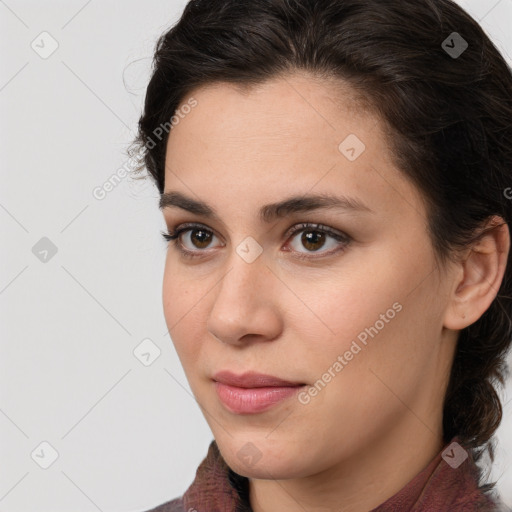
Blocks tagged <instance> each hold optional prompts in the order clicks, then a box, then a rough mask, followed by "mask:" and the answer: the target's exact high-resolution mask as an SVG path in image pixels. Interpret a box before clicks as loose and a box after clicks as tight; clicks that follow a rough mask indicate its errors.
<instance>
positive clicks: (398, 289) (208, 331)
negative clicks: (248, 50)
mask: <svg viewBox="0 0 512 512" xmlns="http://www.w3.org/2000/svg"><path fill="white" fill-rule="evenodd" d="M190 96H193V97H194V98H196V100H197V102H198V104H197V106H196V107H195V108H193V109H192V111H191V112H190V113H189V114H187V115H186V117H185V118H184V119H182V120H181V121H180V123H179V124H177V125H176V126H174V127H173V129H172V131H171V133H170V136H169V140H168V145H167V154H166V169H165V191H166V192H170V191H177V192H181V193H183V194H186V195H187V196H189V197H191V198H193V199H195V200H200V201H203V202H206V203H208V204H209V205H210V206H211V207H212V208H214V209H215V210H216V212H217V214H218V216H219V219H220V220H213V219H210V218H208V217H205V216H204V215H198V214H192V213H189V212H187V211H185V210H183V209H181V208H177V207H168V208H164V209H163V213H164V218H165V222H166V225H167V227H168V228H169V229H170V230H171V231H172V230H174V229H175V228H177V227H179V226H180V224H183V223H185V222H197V223H200V224H201V225H202V226H204V229H207V230H210V232H211V233H213V235H214V236H212V238H211V239H210V241H209V242H208V241H207V242H206V243H204V242H203V243H202V242H201V241H202V239H201V237H200V236H199V237H198V236H197V235H198V231H195V232H194V231H188V232H186V233H184V234H183V235H182V236H181V242H182V244H183V245H184V246H185V248H187V249H189V250H191V251H196V252H201V251H202V252H201V255H200V257H198V258H195V259H193V260H189V259H186V258H184V257H183V256H182V255H180V253H179V252H178V251H177V249H176V248H175V247H174V246H173V245H170V246H169V248H168V252H167V256H166V264H165V273H164V280H163V306H164V314H165V319H166V322H167V327H168V328H169V331H170V334H171V337H172V341H173V343H174V345H175V348H176V351H177V353H178V356H179V358H180V361H181V363H182V365H183V368H184V371H185V373H186V376H187V379H188V381H189V384H190V387H191V389H192V391H193V393H194V396H195V398H196V400H197V401H198V403H199V404H200V406H201V409H202V411H203V414H204V415H205V418H206V420H207V422H208V424H209V426H210V428H211V430H212V432H213V435H214V437H215V439H216V441H217V444H218V446H219V449H220V451H221V454H222V456H223V457H224V459H225V460H226V462H227V463H228V465H229V466H230V467H231V468H232V469H233V470H234V471H236V472H237V473H239V474H241V475H244V476H247V477H249V479H250V500H251V505H252V508H253V510H254V511H255V512H270V511H275V510H287V511H290V512H294V511H301V512H303V511H304V510H307V511H334V510H336V511H339V510H344V511H345V512H363V511H364V512H366V511H368V510H371V509H372V508H375V507H377V506H378V505H379V504H381V503H383V502H384V501H385V500H387V499H388V498H389V497H391V496H393V495H394V494H395V493H397V492H398V491H399V490H400V489H401V488H402V487H404V486H405V485H406V484H407V482H409V481H410V480H411V479H412V478H413V477H414V476H415V475H417V474H418V473H419V472H420V471H421V470H422V469H423V468H425V467H426V466H427V465H428V463H429V462H430V461H431V460H432V459H433V458H434V457H435V456H436V455H437V454H438V453H439V451H440V450H441V449H442V448H443V446H444V444H443V440H442V400H443V397H444V394H445V391H446V386H447V384H448V377H449V372H450V368H451V364H452V360H453V355H454V350H455V342H456V340H457V336H458V330H459V329H462V328H464V327H466V326H467V325H470V324H471V323H473V322H474V321H476V320H477V319H478V318H479V317H480V316H481V315H482V314H483V313H484V312H485V310H486V309H487V308H488V307H489V305H490V304H491V302H492V300H493V299H494V297H495V296H496V293H497V290H498V288H499V285H500V283H501V280H502V278H503V273H504V269H505V264H506V254H507V253H508V250H509V245H510V239H509V231H508V228H507V227H506V225H505V226H502V227H496V228H495V229H494V230H492V231H491V232H490V234H489V235H488V236H486V237H485V238H484V239H483V240H482V241H481V242H480V243H479V244H478V245H476V246H475V247H474V248H473V249H471V250H468V251H467V252H466V253H464V254H463V255H461V258H460V259H459V261H457V262H451V263H450V264H447V266H446V268H440V267H439V266H438V265H437V263H436V260H435V257H434V252H433V248H432V244H431V241H430V239H429V236H428V234H427V231H426V212H425V208H424V203H423V200H422V196H421V193H420V192H419V191H418V190H417V189H416V188H415V186H414V185H413V184H411V183H410V182H409V181H408V180H407V179H406V178H405V177H404V175H403V174H402V173H401V172H400V171H399V170H398V169H397V167H396V166H395V165H394V163H393V160H392V154H391V150H390V148H389V145H388V143H387V141H386V138H385V133H386V127H385V125H384V124H383V123H382V121H381V120H380V119H378V118H377V117H376V116H375V115H373V114H372V113H371V112H370V111H368V110H364V109H362V108H360V105H358V103H357V101H356V100H355V97H354V94H353V91H351V90H350V88H349V87H348V86H347V85H346V84H344V83H343V82H339V81H338V82H336V84H334V83H332V82H327V81H325V80H324V81H320V79H316V78H314V77H313V76H311V75H308V74H305V73H302V72H300V73H299V72H296V73H293V74H290V75H286V76H282V77H280V78H275V79H272V80H270V81H267V82H265V83H264V84H263V85H261V86H258V87H257V88H252V89H248V90H245V91H242V90H240V89H237V88H236V87H235V86H234V85H230V84H227V83H215V84H211V85H208V86H206V87H201V88H198V89H196V90H194V91H193V93H191V94H190ZM190 96H188V97H187V98H185V99H184V102H183V103H185V102H186V100H188V98H189V97H190ZM349 134H356V135H357V137H358V138H359V139H360V140H361V141H363V142H364V144H365V145H366V149H365V151H364V152H363V153H362V154H361V155H360V156H359V157H358V158H357V159H356V160H354V161H350V160H348V159H347V158H346V157H345V156H344V155H343V154H342V153H341V152H340V150H339V149H338V146H339V144H340V143H341V142H342V141H343V140H344V139H345V138H346V137H347V136H348V135H349ZM309 193H334V194H336V195H341V194H344V195H346V196H350V197H354V198H357V199H358V200H360V201H361V202H364V203H365V204H366V205H368V206H369V207H370V208H371V209H372V210H373V211H374V213H373V214H372V213H367V212H359V211H345V210H338V209H334V208H331V209H324V210H317V211H311V212H304V213H296V214H290V215H287V216H286V217H284V218H280V219H276V220H274V221H273V222H272V223H270V224H267V223H264V222H262V221H260V219H259V217H258V214H257V213H258V210H259V209H260V207H261V206H263V205H265V204H268V203H273V202H277V201H280V200H283V199H284V198H288V197H289V196H295V195H303V194H309ZM493 220H494V221H498V220H499V219H493ZM302 222H311V223H319V224H323V225H324V226H327V227H329V228H332V229H333V230H335V231H339V232H341V233H345V234H347V235H349V236H350V237H351V238H352V240H351V241H350V242H349V243H348V244H346V245H343V244H342V243H340V242H337V241H336V240H335V239H333V238H331V237H330V236H327V238H326V239H325V245H322V243H321V242H316V245H313V246H312V247H311V246H309V245H308V244H307V242H305V240H304V238H303V239H302V241H301V237H302V235H305V234H307V233H311V231H313V232H315V229H314V228H308V229H306V230H305V231H299V232H298V233H297V234H295V235H293V237H290V236H288V237H287V236H285V235H286V232H287V230H288V229H289V228H291V227H293V226H296V225H297V224H299V223H302ZM247 237H252V238H253V239H254V240H255V241H257V243H258V244H259V246H260V247H261V249H262V253H261V254H260V255H259V256H258V257H257V258H256V259H255V260H254V261H253V262H251V263H248V262H247V261H246V260H245V259H244V258H242V257H241V256H240V255H239V254H238V253H237V247H238V246H239V245H240V244H241V242H242V241H244V240H245V239H246V238H247ZM286 248H288V250H286ZM336 248H340V249H341V250H340V251H339V252H337V253H335V254H331V255H327V256H325V254H327V253H328V252H332V251H333V250H335V249H336ZM252 250H254V249H251V251H252ZM297 254H298V255H306V256H310V257H311V258H310V259H309V260H304V259H299V258H298V257H297ZM322 254H324V256H323V257H318V256H319V255H322ZM315 255H316V259H315V258H314V256H315ZM394 303H399V304H400V305H401V310H400V311H399V312H396V314H395V315H394V318H393V319H391V320H389V321H388V322H385V325H384V327H383V328H382V329H380V330H379V332H378V334H377V335H375V336H374V337H373V338H371V337H369V338H368V342H367V345H366V346H364V345H362V344H361V343H359V345H361V347H362V349H361V350H360V351H359V352H358V353H357V354H356V355H354V356H353V358H352V359H351V360H350V361H345V362H346V363H347V364H346V365H344V367H343V369H342V370H341V371H339V372H337V373H336V372H335V373H336V376H335V377H333V378H332V379H331V381H330V382H329V383H327V385H326V386H325V387H324V388H323V389H322V390H321V391H320V392H318V394H317V395H316V396H314V397H312V398H311V400H310V402H309V403H307V404H303V403H300V401H299V400H298V399H297V397H292V398H289V399H286V400H285V401H283V402H281V403H279V404H278V405H276V406H274V407H272V408H271V409H269V410H267V411H265V412H262V413H258V414H249V415H247V414H245V415H244V414H235V413H232V412H230V411H228V410H227V409H226V408H225V407H224V406H223V404H222V403H221V402H220V400H219V399H218V396H217V394H216V391H215V387H214V384H213V381H212V376H213V375H214V373H215V372H217V371H219V370H224V369H229V370H232V371H233V372H235V373H243V372H245V371H249V370H253V371H257V372H261V373H265V374H270V375H274V376H277V377H280V378H283V379H286V380H290V381H298V382H303V383H306V384H307V385H309V386H314V384H315V382H317V381H318V379H320V378H322V375H323V374H325V372H326V371H327V370H328V369H329V368H330V367H332V366H333V364H334V363H335V361H336V360H337V358H338V356H340V355H343V354H344V353H345V352H346V351H347V350H349V348H350V346H351V343H352V341H353V340H357V336H358V334H360V333H361V332H362V331H364V330H365V328H369V327H370V326H374V325H375V324H376V321H377V320H379V318H381V316H380V315H381V314H385V313H386V311H387V310H389V309H390V308H391V309H392V305H393V304H394ZM248 442H251V443H252V444H253V445H254V446H255V447H256V449H257V451H258V453H259V455H260V458H259V460H258V461H257V462H256V463H253V464H250V463H249V462H247V461H246V460H244V459H243V458H241V457H238V456H237V454H238V452H239V450H241V449H247V448H244V446H245V445H246V443H248Z"/></svg>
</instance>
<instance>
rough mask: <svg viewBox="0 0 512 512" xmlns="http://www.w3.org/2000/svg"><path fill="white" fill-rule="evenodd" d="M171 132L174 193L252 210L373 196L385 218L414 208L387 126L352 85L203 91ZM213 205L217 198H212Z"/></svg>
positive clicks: (313, 82)
mask: <svg viewBox="0 0 512 512" xmlns="http://www.w3.org/2000/svg"><path fill="white" fill-rule="evenodd" d="M191 97H193V98H194V99H195V100H196V101H197V105H196V106H195V107H194V108H193V109H191V110H190V111H189V113H187V114H186V115H184V116H183V118H182V119H181V121H180V123H179V124H177V125H175V126H174V127H173V128H172V130H171V133H170V135H169V139H168V143H167V149H166V170H165V172H166V176H165V184H166V187H165V188H166V190H169V189H172V190H179V191H182V192H185V193H187V195H190V192H191V191H193V193H194V194H196V195H198V196H202V197H208V196H211V195H212V194H214V199H217V200H218V201H222V200H224V201H225V202H229V203H230V204H235V205H237V206H238V207H239V206H240V204H241V202H243V206H244V208H249V207H250V206H251V205H252V208H253V210H254V211H255V209H256V206H259V205H260V204H261V202H262V201H261V200H262V198H263V196H264V198H265V201H264V202H267V203H268V202H273V201H278V200H279V199H282V197H283V196H289V195H291V192H294V193H298V194H300V193H303V194H306V193H307V192H310V191H314V192H320V193H322V192H329V193H333V192H336V191H337V192H339V193H340V194H344V195H348V196H359V197H366V200H367V201H371V202H372V203H373V204H374V205H375V206H376V207H377V209H378V208H380V209H381V211H382V212H384V211H385V210H386V209H395V210H396V209H401V210H402V212H404V211H406V210H407V209H411V208H413V209H414V208H416V209H417V210H418V211H419V212H420V213H421V206H420V205H419V204H417V203H419V202H420V201H421V196H420V195H419V192H418V191H417V190H416V189H415V187H413V186H412V184H411V183H410V182H409V181H408V180H406V179H405V177H404V176H403V174H402V173H401V172H400V171H399V170H398V169H397V168H396V167H395V165H394V164H393V162H392V154H391V150H390V148H389V146H388V140H387V137H386V131H385V130H386V128H385V124H384V123H383V122H382V121H381V120H380V119H379V118H378V117H377V116H376V115H374V114H373V113H372V112H371V111H370V110H369V109H368V108H364V107H363V105H364V103H363V102H361V101H360V100H359V99H358V98H357V96H356V94H355V92H354V91H353V90H351V89H350V87H348V86H347V85H346V84H345V83H343V82H341V81H338V82H333V81H322V80H319V79H317V78H314V77H313V78H312V77H309V76H307V75H304V74H297V75H289V76H283V77H279V78H276V79H273V80H269V81H267V82H265V83H262V84H260V85H258V86H255V87H244V88H240V87H237V86H236V85H233V84H228V83H224V82H219V83H214V84H210V85H208V86H205V87H200V88H197V89H195V90H194V91H193V92H192V93H191V94H189V95H188V96H187V97H186V98H184V100H183V101H182V105H183V104H184V103H186V102H187V101H188V100H189V99H190V98H191ZM210 202H211V201H210Z"/></svg>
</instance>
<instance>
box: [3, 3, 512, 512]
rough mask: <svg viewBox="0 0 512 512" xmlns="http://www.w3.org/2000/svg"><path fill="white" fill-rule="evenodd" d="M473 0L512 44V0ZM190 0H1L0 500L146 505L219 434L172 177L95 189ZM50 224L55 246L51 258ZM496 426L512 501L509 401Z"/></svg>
mask: <svg viewBox="0 0 512 512" xmlns="http://www.w3.org/2000/svg"><path fill="white" fill-rule="evenodd" d="M460 3H461V4H462V5H463V7H465V8H466V9H467V10H468V11H469V12H470V13H471V14H472V15H473V16H475V17H476V18H477V19H478V20H481V23H482V25H483V27H484V29H485V30H486V31H487V32H488V33H489V35H490V36H491V37H492V38H493V40H494V41H495V42H496V43H497V44H498V45H499V46H500V48H501V49H502V50H503V52H506V53H508V55H509V56H510V55H512V32H511V30H510V27H511V25H512V0H500V1H496V0H465V1H461V2H460ZM185 4H186V2H185V1H184V0H183V1H176V0H172V1H164V0H158V1H157V0H153V1H144V2H143V1H140V0H139V1H134V0H124V1H123V2H114V1H105V0H103V1H100V0H89V1H85V0H67V1H56V0H52V1H41V0H37V1H36V0H7V1H1V0H0V42H1V48H2V50H1V53H2V58H1V61H0V109H1V110H0V162H1V164H0V165H1V185H0V237H1V244H2V245H1V247H2V250H1V255H2V263H1V265H0V322H1V326H2V330H1V337H0V343H1V356H0V379H1V380H0V440H1V444H0V449H1V452H0V510H3V511H7V510H8V511H9V512H21V511H27V512H29V511H30V512H35V511H37V512H41V511H51V512H69V511H70V510H73V511H75V512H89V511H96V510H100V511H112V512H121V511H123V512H124V511H126V512H138V511H145V510H147V509H149V508H152V507H154V506H156V505H158V504H160V503H163V502H165V501H168V500H170V499H171V498H174V497H176V496H178V495H181V494H182V493H183V492H184V491H185V490H186V488H187V487H188V485H189V484H190V483H191V482H192V480H193V478H194V476H195V471H196V468H197V466H198V464H199V463H200V461H201V460H202V459H203V458H204V456H205V455H206V452H207V448H208V445H209V443H210V441H211V439H212V434H211V432H210V430H209V428H208V425H207V423H206V421H205V420H204V418H203V416H202V414H201V411H200V409H199V407H198V406H197V404H196V403H195V401H194V399H193V397H192V395H191V392H190V388H189V386H188V383H187V382H186V379H185V376H184V373H183V371H182V369H181V366H180V364H179V361H178V358H177V355H176V353H175V351H174V348H173V346H172V343H171V340H170V338H169V335H168V334H166V333H167V328H166V325H165V319H164V316H163V311H162V301H161V291H162V289H161V288H162V275H163V267H164V260H165V243H164V242H163V240H162V239H161V236H160V230H161V229H164V228H165V224H164V222H163V217H162V215H161V214H160V212H159V211H158V208H157V201H158V191H157V189H156V187H154V186H153V185H152V184H151V183H150V182H149V180H147V181H146V182H137V181H133V180H131V179H128V178H125V179H124V180H122V182H121V183H120V184H119V185H118V186H117V187H116V188H115V189H114V190H112V191H111V192H110V193H109V194H107V196H106V197H105V198H104V199H103V200H98V199H95V197H94V196H93V193H92V192H93V190H94V189H95V188H96V187H98V186H101V185H102V184H103V183H104V182H105V181H106V180H108V179H109V178H110V177H111V176H112V175H113V174H115V173H116V172H117V170H118V169H119V168H121V167H122V166H123V165H124V164H126V161H127V158H126V155H125V154H124V152H123V151H124V150H125V149H126V148H127V146H128V144H129V142H130V141H131V139H132V137H133V135H134V133H135V128H136V123H137V120H138V118H139V115H140V111H141V108H142V102H143V99H144V88H145V86H146V84H147V81H148V78H149V70H150V63H151V57H152V52H153V48H154V44H155V41H156V38H157V37H158V36H159V35H160V34H161V33H163V32H164V31H165V30H166V29H167V28H169V27H170V26H171V25H172V24H173V23H174V22H175V21H176V20H177V19H178V17H179V15H180V14H181V12H182V10H183V8H184V6H185ZM44 31H47V32H48V33H49V34H50V35H51V38H52V39H53V40H55V41H57V43H58V48H57V49H56V51H55V52H54V53H53V54H52V55H50V56H49V57H48V58H42V57H41V56H40V54H38V53H36V51H35V50H33V49H32V47H31V44H32V42H33V41H34V40H35V43H34V44H39V47H42V46H43V43H41V42H40V41H41V38H46V39H44V49H45V50H48V49H49V48H50V44H51V39H50V38H49V36H40V34H41V33H42V32H44ZM38 41H39V43H38ZM44 49H43V48H41V49H40V50H39V51H43V50H44ZM507 58H508V61H509V63H511V64H512V60H511V59H510V57H507ZM511 173H512V170H511ZM511 186H512V174H511ZM43 237H46V238H48V239H49V240H50V241H51V243H52V244H53V245H54V246H55V247H56V249H57V252H56V254H55V255H53V256H52V253H51V252H49V253H48V254H47V255H46V256H45V254H44V252H40V253H39V256H38V257H36V254H34V252H33V247H34V246H36V244H38V243H42V244H45V243H46V244H48V242H47V241H43V242H40V240H41V239H42V238H43ZM36 248H39V251H43V249H44V247H43V248H40V247H39V246H36ZM36 252H37V251H36ZM44 257H46V259H47V261H46V262H43V261H41V260H40V258H44ZM148 338H149V339H150V340H151V342H145V343H149V345H150V346H152V347H158V349H159V350H160V351H161V353H160V356H159V357H158V358H156V359H155V360H154V362H152V364H150V365H149V366H145V365H144V364H143V363H142V362H141V361H140V360H139V359H138V358H136V357H135V355H134V353H133V351H134V349H135V348H136V347H137V346H138V345H139V344H140V343H141V342H142V341H143V340H145V339H148ZM152 344H154V345H152ZM151 350H153V351H154V350H156V349H155V348H152V349H151ZM154 357H155V355H154V354H153V355H152V356H151V358H154ZM511 363H512V361H511ZM511 387H512V386H511V384H510V383H509V385H508V387H507V389H506V390H505V392H506V393H505V394H504V401H505V402H507V401H509V400H510V399H511V398H512V393H511ZM498 440H499V445H498V453H497V462H496V465H495V467H494V469H493V472H492V473H491V478H492V479H498V481H499V489H500V490H501V493H502V497H503V498H504V500H505V501H506V502H507V503H508V504H509V505H512V401H509V402H508V405H507V406H506V407H505V417H504V420H503V423H502V425H501V427H500V429H499V433H498ZM42 442H46V443H49V444H50V445H51V446H52V447H53V449H55V450H56V452H58V458H57V459H56V460H55V461H54V462H53V464H51V465H50V466H49V467H48V468H47V469H43V468H42V467H41V464H43V465H44V464H45V463H46V464H48V463H49V462H51V449H50V448H48V446H47V445H41V443H42Z"/></svg>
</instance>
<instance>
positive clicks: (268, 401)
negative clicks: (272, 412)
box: [215, 382, 304, 414]
mask: <svg viewBox="0 0 512 512" xmlns="http://www.w3.org/2000/svg"><path fill="white" fill-rule="evenodd" d="M302 387H304V386H293V387H291V386H289V387H284V386H282V387H265V388H238V387H235V386H229V385H228V384H221V383H220V382H215V389H216V391H217V395H218V396H219V398H220V400H221V402H222V403H223V404H224V405H225V406H226V407H227V409H228V410H230V411H231V412H234V413H237V414H255V413H258V412H262V411H265V410H267V409H269V408H270V407H272V406H273V405H276V404H278V403H279V402H281V401H282V400H285V399H286V398H290V397H291V396H293V395H295V394H296V393H297V391H298V390H299V389H301V388H302Z"/></svg>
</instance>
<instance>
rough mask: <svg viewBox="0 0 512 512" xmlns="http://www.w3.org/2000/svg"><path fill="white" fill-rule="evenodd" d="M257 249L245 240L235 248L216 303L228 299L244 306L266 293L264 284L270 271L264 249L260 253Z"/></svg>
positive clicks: (236, 304) (234, 304) (234, 305)
mask: <svg viewBox="0 0 512 512" xmlns="http://www.w3.org/2000/svg"><path fill="white" fill-rule="evenodd" d="M258 245H259V244H258ZM255 251H256V249H255V247H254V245H252V244H251V242H245V241H244V242H242V243H240V244H239V245H238V246H237V247H235V248H234V249H233V252H232V254H231V257H230V258H229V261H228V265H227V267H228V270H227V272H226V274H225V275H224V277H223V278H222V280H221V282H220V283H219V291H218V293H217V297H216V303H217V302H219V301H221V302H222V301H225V300H226V301H228V302H230V301H232V302H233V304H232V306H233V307H237V306H238V307H244V304H246V305H247V302H253V301H254V300H257V297H258V295H259V294H260V293H264V290H265V287H264V286H262V285H263V282H264V281H265V280H266V279H268V275H267V274H268V273H269V271H268V269H267V268H266V263H265V259H264V257H263V251H262V250H261V251H260V252H259V254H256V252H255ZM265 276H266V277H265ZM267 290H268V288H267ZM253 306H254V304H252V307H253Z"/></svg>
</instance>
